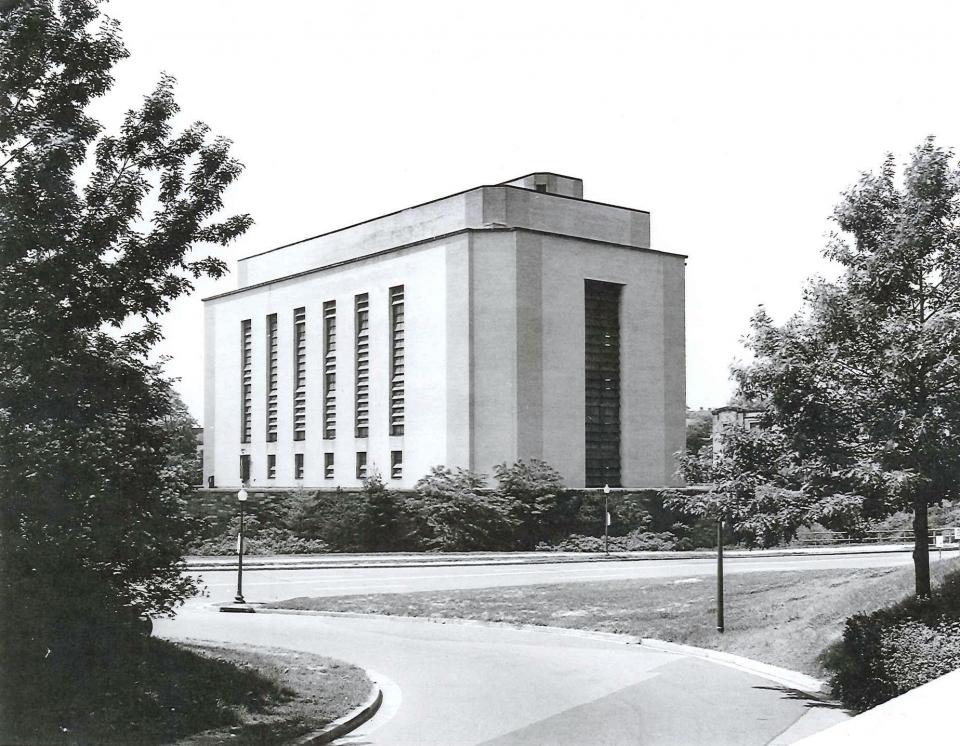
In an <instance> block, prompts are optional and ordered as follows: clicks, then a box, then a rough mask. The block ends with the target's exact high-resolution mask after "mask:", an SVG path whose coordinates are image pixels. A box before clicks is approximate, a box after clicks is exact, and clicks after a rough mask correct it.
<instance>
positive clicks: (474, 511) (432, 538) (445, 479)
mask: <svg viewBox="0 0 960 746" xmlns="http://www.w3.org/2000/svg"><path fill="white" fill-rule="evenodd" d="M415 489H416V491H417V496H416V498H415V500H414V510H415V512H416V514H417V516H418V518H419V520H420V522H421V525H422V526H423V527H424V528H423V530H421V535H423V536H426V537H429V538H427V539H426V544H427V546H428V547H429V548H430V549H438V550H440V551H475V550H483V549H485V550H490V549H509V548H512V543H513V534H514V531H515V529H516V526H517V519H516V518H515V517H514V516H513V513H514V511H513V510H512V509H511V508H512V507H513V506H512V504H511V501H510V500H509V499H508V498H506V497H504V495H503V494H502V493H500V492H499V491H497V490H490V489H488V487H487V479H486V477H485V476H484V475H483V474H477V473H476V472H472V471H470V470H469V469H463V468H460V467H457V468H453V469H451V468H449V467H446V466H435V467H433V468H432V469H431V470H430V473H429V474H427V475H426V476H424V477H422V478H421V479H420V480H419V481H418V482H417V484H416V486H415Z"/></svg>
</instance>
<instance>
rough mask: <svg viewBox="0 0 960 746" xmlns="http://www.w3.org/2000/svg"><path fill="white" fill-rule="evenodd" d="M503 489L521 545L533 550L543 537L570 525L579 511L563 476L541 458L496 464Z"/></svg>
mask: <svg viewBox="0 0 960 746" xmlns="http://www.w3.org/2000/svg"><path fill="white" fill-rule="evenodd" d="M494 474H495V475H496V478H497V484H498V485H499V491H500V493H501V494H502V495H503V497H504V498H505V499H506V500H507V501H508V503H509V510H510V513H511V518H512V520H513V522H514V523H515V525H516V529H515V530H516V536H517V545H518V547H519V548H520V549H531V548H533V546H534V545H535V544H536V543H537V540H538V539H539V538H541V537H549V536H552V535H554V534H556V533H557V532H558V531H560V530H562V529H563V528H566V527H567V526H568V525H569V523H570V521H571V518H572V516H573V514H574V512H575V502H574V500H573V497H572V495H571V494H570V492H569V491H567V490H565V489H564V487H563V477H561V476H560V473H559V472H558V471H557V470H556V469H554V468H553V467H552V466H550V465H549V464H547V463H546V462H544V461H540V460H539V459H531V460H530V461H522V460H521V461H517V462H516V463H514V464H512V465H510V466H507V464H505V463H503V464H500V465H498V466H496V467H494Z"/></svg>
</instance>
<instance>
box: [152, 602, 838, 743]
mask: <svg viewBox="0 0 960 746" xmlns="http://www.w3.org/2000/svg"><path fill="white" fill-rule="evenodd" d="M155 629H156V633H157V634H158V635H160V636H162V637H166V638H170V639H187V638H193V639H203V640H213V641H218V642H242V643H247V644H254V645H266V646H274V647H285V648H294V649H298V650H306V651H310V652H316V653H321V654H323V655H330V656H333V657H337V658H341V659H344V660H348V661H350V662H353V663H356V664H358V665H361V666H364V667H366V668H368V669H372V670H374V671H377V672H379V673H380V674H383V675H384V676H385V677H386V679H385V685H384V690H385V694H386V697H385V701H384V706H383V708H382V709H381V712H380V713H379V714H378V715H377V716H376V717H375V718H374V719H373V720H371V721H370V722H369V723H367V724H366V725H364V726H362V727H361V729H360V730H359V731H356V732H354V733H353V734H351V735H350V736H347V737H346V738H344V739H342V740H341V741H339V743H344V744H346V743H350V744H354V745H359V744H370V745H374V744H390V745H392V746H403V745H404V744H417V745H418V746H420V745H424V746H426V745H428V744H437V745H439V746H461V745H463V746H466V745H467V744H470V745H472V746H479V745H480V744H483V745H484V746H494V745H496V746H521V745H524V746H526V745H530V744H561V743H570V744H583V745H587V744H601V745H602V746H618V745H619V744H664V745H667V744H669V745H670V746H683V744H713V745H714V746H721V745H722V744H737V745H738V746H751V745H752V744H757V745H760V744H767V743H770V742H771V741H773V740H774V739H777V737H778V735H780V734H782V733H783V731H785V730H786V729H788V728H790V726H791V725H793V724H794V723H795V722H796V721H797V720H798V719H799V718H800V717H801V716H803V715H804V714H805V713H807V712H809V711H810V710H809V708H810V707H811V706H816V704H817V703H815V702H811V701H810V700H807V699H806V698H804V697H802V696H801V695H799V694H798V693H796V692H792V691H790V690H787V689H785V688H783V687H781V686H778V685H777V684H775V683H773V682H771V681H769V680H766V679H762V678H759V677H757V676H754V675H752V674H747V673H744V672H742V671H738V670H734V669H731V668H727V667H724V666H720V665H717V664H715V663H711V662H708V661H705V660H701V659H696V658H690V657H687V656H683V655H677V654H673V653H665V652H661V651H655V650H650V649H644V648H643V647H642V646H639V645H627V644H624V643H621V642H613V641H608V640H602V639H594V638H589V637H583V636H575V635H567V634H557V633H553V632H549V631H546V630H544V631H540V630H529V629H513V628H509V627H489V626H473V625H463V624H439V623H436V622H429V621H425V620H413V619H402V618H401V619H385V618H381V617H366V618H362V617H361V618H357V617H324V616H313V615H310V616H308V615H302V616H301V615H288V614H268V613H258V614H220V613H216V612H215V611H214V610H212V609H211V607H209V606H206V605H203V606H201V605H199V604H191V605H190V606H188V607H187V608H186V609H184V610H183V611H182V612H181V614H180V615H179V616H178V618H177V619H175V620H161V621H158V622H157V623H156V627H155ZM821 727H823V726H821ZM780 742H784V743H785V742H787V741H778V743H780Z"/></svg>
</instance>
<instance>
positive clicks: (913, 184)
mask: <svg viewBox="0 0 960 746" xmlns="http://www.w3.org/2000/svg"><path fill="white" fill-rule="evenodd" d="M833 219H834V221H835V222H836V223H837V225H838V227H839V231H838V232H837V233H835V234H834V235H832V236H831V239H830V241H829V243H828V245H827V247H826V250H825V252H824V253H825V255H826V256H827V257H828V258H829V259H831V260H833V261H834V262H836V263H837V264H838V265H839V267H840V270H841V272H840V276H839V278H838V279H836V280H827V279H823V278H815V279H814V280H812V281H811V282H810V283H809V284H808V286H807V288H806V292H805V296H804V308H803V310H802V312H801V313H799V314H797V315H796V316H794V317H793V318H792V319H790V320H789V321H788V322H786V323H785V324H783V325H782V326H777V325H776V324H774V323H773V321H772V319H771V318H770V317H769V316H768V315H767V314H766V313H765V312H764V311H763V310H762V309H761V310H760V311H759V312H758V313H757V314H756V315H755V316H754V318H753V319H752V321H751V332H750V334H749V336H748V337H747V339H746V343H747V346H748V348H749V349H750V350H751V351H752V352H753V354H754V360H753V361H752V362H751V363H749V364H746V365H743V366H740V367H738V368H736V369H735V371H734V374H735V376H736V378H737V381H738V383H739V389H740V393H741V395H743V396H745V397H747V398H750V399H759V400H763V401H765V402H767V403H768V405H769V409H768V416H767V425H768V426H769V427H772V428H775V430H776V432H777V433H778V434H779V435H778V436H777V437H782V438H783V444H782V446H783V450H782V454H783V456H782V457H783V458H784V459H785V460H786V462H787V463H788V464H789V468H790V469H791V470H792V471H793V472H794V473H795V474H796V486H797V487H799V488H800V495H801V496H802V501H804V503H805V504H806V507H805V508H804V509H805V510H807V511H808V512H809V515H811V516H812V515H815V514H816V511H817V510H821V507H820V506H821V505H822V504H826V505H829V501H831V500H833V499H834V496H837V495H839V496H841V497H842V498H843V499H842V501H841V503H842V505H841V506H835V507H837V509H838V510H839V509H840V507H842V508H844V509H849V510H852V511H866V512H867V513H870V514H874V515H882V514H884V513H890V512H893V511H896V510H899V509H902V508H905V507H907V508H910V509H911V510H912V511H913V514H914V532H915V536H916V545H915V549H914V560H915V567H916V590H917V594H918V595H923V596H927V595H929V594H930V576H929V558H928V550H927V511H928V506H929V505H931V504H934V503H937V502H939V501H940V500H942V499H944V498H950V499H953V498H955V497H956V496H957V493H958V490H960V171H958V169H957V166H956V165H955V163H954V157H953V153H952V152H951V151H950V150H946V149H943V148H941V147H938V146H937V145H936V143H935V142H934V140H933V139H932V138H928V139H927V140H926V141H925V142H924V143H923V144H921V145H920V146H919V147H918V148H917V149H916V150H915V151H914V153H913V154H912V156H911V157H910V159H909V162H908V163H907V165H906V167H905V169H904V172H903V175H902V179H898V177H897V168H896V163H895V161H894V159H893V157H892V156H888V157H887V159H886V160H885V161H884V163H883V166H882V167H881V169H880V171H879V172H878V173H876V174H865V175H863V176H862V177H861V179H860V180H859V182H858V183H857V184H856V185H855V186H854V187H853V188H851V189H850V190H849V191H847V192H846V193H845V194H844V196H843V199H842V200H841V202H840V204H839V205H838V207H837V208H836V210H835V212H834V215H833ZM773 484H776V482H773ZM858 506H859V507H858Z"/></svg>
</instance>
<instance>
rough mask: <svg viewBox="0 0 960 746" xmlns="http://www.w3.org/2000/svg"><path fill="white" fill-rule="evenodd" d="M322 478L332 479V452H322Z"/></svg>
mask: <svg viewBox="0 0 960 746" xmlns="http://www.w3.org/2000/svg"><path fill="white" fill-rule="evenodd" d="M323 478H324V479H333V454H332V453H325V454H323Z"/></svg>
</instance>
